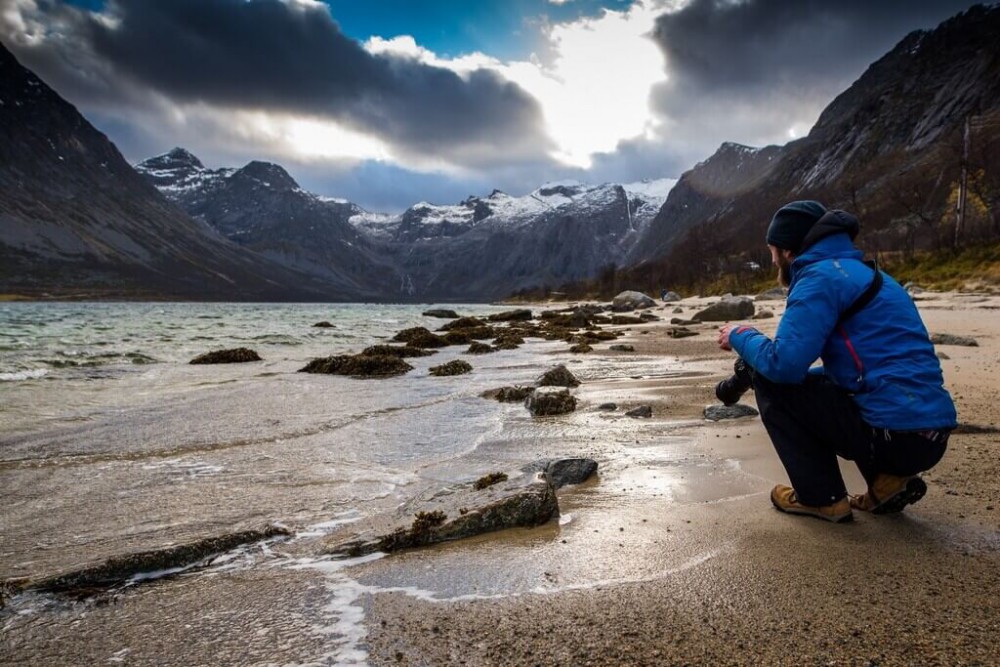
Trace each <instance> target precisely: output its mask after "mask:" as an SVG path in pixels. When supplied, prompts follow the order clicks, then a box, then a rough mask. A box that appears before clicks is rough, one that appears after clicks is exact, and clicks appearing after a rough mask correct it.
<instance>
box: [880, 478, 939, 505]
mask: <svg viewBox="0 0 1000 667" xmlns="http://www.w3.org/2000/svg"><path fill="white" fill-rule="evenodd" d="M926 493H927V483H926V482H924V480H922V479H920V478H919V477H912V478H910V479H909V480H907V481H906V486H905V487H903V488H902V489H901V490H900V491H899V492H898V493H897V494H896V495H894V496H891V497H889V498H887V499H885V500H883V501H882V502H881V503H879V504H878V506H877V507H875V508H874V509H872V514H896V513H897V512H902V511H903V508H904V507H906V506H907V505H912V504H913V503H915V502H917V501H918V500H920V499H921V498H923V497H924V494H926Z"/></svg>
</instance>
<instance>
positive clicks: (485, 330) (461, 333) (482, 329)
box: [444, 325, 497, 345]
mask: <svg viewBox="0 0 1000 667" xmlns="http://www.w3.org/2000/svg"><path fill="white" fill-rule="evenodd" d="M496 335H497V333H496V330H495V329H494V328H493V327H490V326H486V325H483V326H478V327H459V328H456V329H451V330H450V331H447V332H446V333H445V334H444V339H445V340H446V341H448V343H450V344H451V345H464V344H466V343H468V342H469V341H471V340H486V339H487V338H494V337H496Z"/></svg>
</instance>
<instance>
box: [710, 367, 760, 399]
mask: <svg viewBox="0 0 1000 667" xmlns="http://www.w3.org/2000/svg"><path fill="white" fill-rule="evenodd" d="M752 386H753V375H752V371H751V370H750V367H749V366H747V362H745V361H743V359H742V358H740V359H737V360H736V363H735V364H733V376H732V377H731V378H729V379H727V380H723V381H722V382H720V383H719V384H717V385H715V397H716V398H718V399H719V400H720V401H722V404H723V405H736V403H737V402H738V401H739V400H740V396H742V395H743V394H745V393H746V392H747V390H748V389H750V388H751V387H752Z"/></svg>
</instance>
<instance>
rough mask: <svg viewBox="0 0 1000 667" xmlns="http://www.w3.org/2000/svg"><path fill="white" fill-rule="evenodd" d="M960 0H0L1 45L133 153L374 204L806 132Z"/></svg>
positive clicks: (696, 155) (631, 172) (522, 188)
mask: <svg viewBox="0 0 1000 667" xmlns="http://www.w3.org/2000/svg"><path fill="white" fill-rule="evenodd" d="M972 4H974V3H972V2H968V1H966V0H923V1H921V2H913V1H912V0H879V1H878V2H872V1H870V0H625V1H622V0H603V1H601V0H464V1H452V2H447V1H444V0H429V1H423V2H417V1H416V0H409V1H407V0H328V1H327V2H320V1H319V0H108V1H107V2H96V1H94V0H73V2H67V1H66V0H0V41H2V42H3V43H4V45H6V46H7V48H9V49H10V50H11V51H13V53H14V55H15V56H16V57H17V58H18V59H19V60H20V61H21V62H22V64H24V65H26V66H27V67H29V68H31V69H32V70H34V71H35V72H36V73H37V74H38V75H39V76H40V77H41V78H42V79H43V80H44V81H46V83H48V84H49V85H50V86H52V87H53V88H54V89H55V90H56V91H57V92H58V93H59V94H60V95H62V96H63V97H65V98H66V99H67V100H69V101H70V102H72V103H73V104H75V105H76V106H77V108H78V109H79V110H80V111H81V112H82V113H83V114H84V115H85V116H86V117H87V118H88V119H89V120H90V121H91V122H92V123H94V124H95V125H96V126H97V127H98V128H99V129H100V130H102V131H103V132H105V133H106V134H107V135H108V136H109V137H110V138H111V139H112V141H114V142H115V143H116V145H117V146H118V147H119V149H120V150H121V151H122V152H123V154H124V155H125V156H126V158H127V159H128V160H130V161H132V162H138V161H141V160H142V159H145V158H147V157H150V156H152V155H156V154H159V153H163V152H166V151H168V150H170V149H171V148H172V147H174V146H183V147H184V148H187V149H188V150H190V151H191V152H193V153H194V154H195V155H198V156H199V157H200V158H201V159H202V161H203V162H204V163H205V164H206V165H207V166H210V167H219V166H242V165H243V164H245V163H246V162H248V161H250V160H268V161H272V162H277V163H279V164H281V165H283V166H284V167H285V168H286V169H288V171H289V172H290V173H291V174H292V175H293V176H294V177H295V178H296V179H297V180H298V181H299V183H300V184H301V185H302V186H303V187H305V188H306V189H309V190H312V191H314V192H317V193H319V194H323V195H328V196H334V197H344V198H347V199H350V200H352V201H354V202H356V203H358V204H360V205H361V206H363V207H365V208H367V209H369V210H373V211H387V212H395V211H399V210H402V209H404V208H406V207H407V206H409V205H411V204H413V203H415V202H417V201H419V200H426V201H431V202H434V203H441V204H445V203H455V202H457V201H459V200H461V199H464V198H465V197H467V196H469V195H471V194H488V193H489V192H491V191H492V190H493V189H494V188H499V189H501V190H504V191H506V192H509V193H510V194H513V195H522V194H524V193H526V192H529V191H531V190H533V189H535V188H537V187H538V186H539V185H541V184H543V183H544V182H546V181H552V180H561V179H567V178H573V179H577V180H581V181H585V182H592V183H599V182H609V181H610V182H622V183H627V182H632V181H636V180H641V179H656V178H663V177H672V178H676V177H678V176H679V175H680V174H681V173H682V172H683V171H685V170H687V169H689V168H691V167H692V166H693V165H694V164H695V163H696V162H698V161H701V160H704V159H705V158H707V157H708V156H710V155H711V154H712V153H713V152H714V151H715V150H716V148H718V146H719V144H721V143H722V142H724V141H735V142H738V143H743V144H747V145H751V146H763V145H767V144H773V143H777V144H783V143H786V142H788V141H789V140H792V139H795V138H798V137H801V136H804V135H805V134H807V133H808V131H809V129H810V127H811V126H812V125H813V123H814V122H815V121H816V119H817V117H818V116H819V113H820V112H821V111H822V110H823V108H824V107H825V106H826V105H827V104H829V103H830V102H831V101H832V100H833V98H834V97H835V96H836V95H837V94H839V93H840V92H842V91H843V90H845V89H846V88H847V87H848V86H849V85H850V84H851V83H852V82H853V81H854V80H856V79H857V78H858V76H860V75H861V74H862V73H863V72H864V70H865V68H866V67H867V66H868V65H869V64H871V63H872V62H874V61H875V60H876V59H878V58H879V57H881V56H882V55H883V54H885V53H886V52H888V51H889V50H890V49H891V48H892V47H893V46H894V45H895V44H896V43H897V42H898V41H899V40H901V39H902V38H903V37H904V36H905V35H906V34H907V33H909V32H910V31H912V30H916V29H931V28H933V27H935V26H936V25H937V24H938V23H940V22H941V21H943V20H945V19H947V18H948V17H950V16H952V15H954V14H956V13H957V12H959V11H962V10H963V9H965V8H967V7H969V6H971V5H972Z"/></svg>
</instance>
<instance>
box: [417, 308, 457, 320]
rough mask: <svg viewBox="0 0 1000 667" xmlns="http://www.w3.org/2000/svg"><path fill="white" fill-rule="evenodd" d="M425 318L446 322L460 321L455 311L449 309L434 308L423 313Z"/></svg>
mask: <svg viewBox="0 0 1000 667" xmlns="http://www.w3.org/2000/svg"><path fill="white" fill-rule="evenodd" d="M423 316H424V317H439V318H441V319H445V320H455V319H458V313H456V312H455V311H454V310H448V309H447V308H432V309H431V310H425V311H424V312H423Z"/></svg>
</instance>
